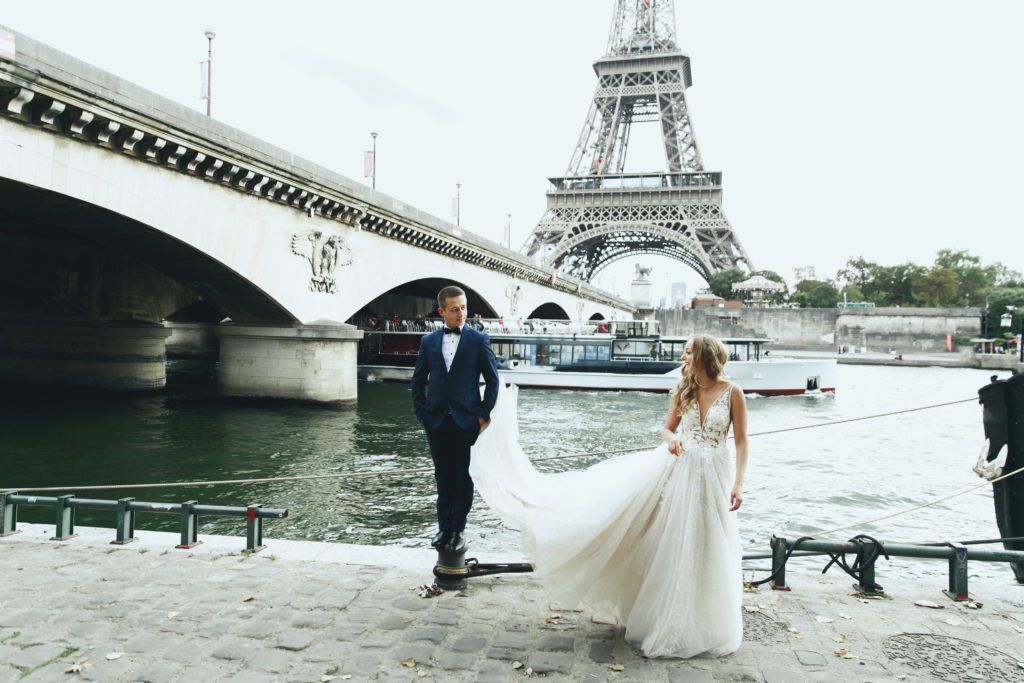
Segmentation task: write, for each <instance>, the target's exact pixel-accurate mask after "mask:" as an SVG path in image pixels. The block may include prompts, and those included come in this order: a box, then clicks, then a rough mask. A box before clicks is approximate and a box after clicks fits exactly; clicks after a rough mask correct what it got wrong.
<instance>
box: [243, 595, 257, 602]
mask: <svg viewBox="0 0 1024 683" xmlns="http://www.w3.org/2000/svg"><path fill="white" fill-rule="evenodd" d="M255 599H256V598H254V597H253V596H251V595H247V596H245V597H244V598H242V602H252V601H253V600H255Z"/></svg>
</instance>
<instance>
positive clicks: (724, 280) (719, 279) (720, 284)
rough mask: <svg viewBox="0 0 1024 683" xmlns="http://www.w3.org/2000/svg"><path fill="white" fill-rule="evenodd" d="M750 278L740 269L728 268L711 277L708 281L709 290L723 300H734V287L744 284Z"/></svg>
mask: <svg viewBox="0 0 1024 683" xmlns="http://www.w3.org/2000/svg"><path fill="white" fill-rule="evenodd" d="M748 277H750V276H749V275H747V273H746V271H743V270H741V269H739V268H726V269H725V270H720V271H718V272H717V273H715V274H714V275H712V276H711V279H710V280H708V289H710V290H711V293H712V294H714V295H715V296H720V297H722V298H723V299H732V298H734V297H733V294H732V286H733V285H734V284H736V283H737V282H743V281H744V280H746V279H747V278H748Z"/></svg>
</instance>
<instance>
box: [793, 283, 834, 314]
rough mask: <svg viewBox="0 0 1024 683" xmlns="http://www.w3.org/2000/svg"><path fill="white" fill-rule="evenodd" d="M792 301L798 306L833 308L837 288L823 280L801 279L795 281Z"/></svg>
mask: <svg viewBox="0 0 1024 683" xmlns="http://www.w3.org/2000/svg"><path fill="white" fill-rule="evenodd" d="M795 289H796V292H795V293H794V294H793V297H792V301H793V302H794V303H796V304H797V305H799V306H800V308H835V307H836V304H837V303H839V290H837V289H836V288H835V285H833V284H832V283H831V282H826V281H824V280H801V281H800V282H798V283H796V287H795Z"/></svg>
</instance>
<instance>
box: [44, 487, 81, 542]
mask: <svg viewBox="0 0 1024 683" xmlns="http://www.w3.org/2000/svg"><path fill="white" fill-rule="evenodd" d="M74 497H75V496H74V494H72V493H67V494H64V495H63V496H57V530H56V533H55V535H54V537H53V538H51V539H50V540H51V541H66V540H68V539H70V538H74V536H75V508H73V507H71V506H70V505H69V503H70V502H71V500H72V499H73V498H74Z"/></svg>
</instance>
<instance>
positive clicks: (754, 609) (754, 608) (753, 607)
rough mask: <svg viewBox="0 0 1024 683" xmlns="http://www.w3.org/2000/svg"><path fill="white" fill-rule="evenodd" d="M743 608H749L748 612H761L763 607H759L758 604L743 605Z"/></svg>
mask: <svg viewBox="0 0 1024 683" xmlns="http://www.w3.org/2000/svg"><path fill="white" fill-rule="evenodd" d="M743 609H745V610H747V611H748V612H760V611H761V608H760V607H758V606H757V605H743Z"/></svg>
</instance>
